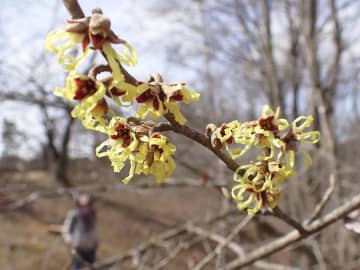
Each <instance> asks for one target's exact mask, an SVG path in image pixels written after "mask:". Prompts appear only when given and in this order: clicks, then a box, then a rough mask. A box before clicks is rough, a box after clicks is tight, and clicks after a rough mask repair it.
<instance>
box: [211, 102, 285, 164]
mask: <svg viewBox="0 0 360 270" xmlns="http://www.w3.org/2000/svg"><path fill="white" fill-rule="evenodd" d="M287 127H288V122H287V121H286V120H285V119H279V109H278V110H277V111H276V113H274V111H272V110H271V109H270V107H269V106H267V105H266V106H264V108H263V112H262V116H261V118H260V119H259V120H258V121H252V122H245V123H242V124H240V123H239V122H238V121H232V122H230V123H226V124H223V125H222V126H220V128H219V129H217V131H216V132H215V133H216V134H215V135H216V136H217V138H218V139H220V141H221V142H222V143H223V144H225V147H226V150H227V151H228V152H229V154H230V155H231V157H232V158H233V159H236V158H238V157H240V156H242V155H244V154H245V153H246V152H247V151H249V149H250V148H251V147H252V146H253V145H254V146H256V147H259V148H262V149H266V150H267V151H266V152H267V154H266V155H261V156H259V159H260V158H262V159H271V158H272V157H273V156H274V151H275V147H278V148H280V147H281V146H282V145H283V143H282V142H281V140H280V139H279V136H278V132H280V131H283V130H284V129H286V128H287ZM233 143H236V144H241V145H244V147H242V148H235V149H231V148H230V146H229V145H231V144H233Z"/></svg>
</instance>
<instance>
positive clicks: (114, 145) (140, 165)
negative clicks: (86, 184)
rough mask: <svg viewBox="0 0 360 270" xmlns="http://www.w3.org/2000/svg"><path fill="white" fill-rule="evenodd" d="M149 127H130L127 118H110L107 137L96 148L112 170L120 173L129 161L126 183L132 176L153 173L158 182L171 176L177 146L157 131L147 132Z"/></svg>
mask: <svg viewBox="0 0 360 270" xmlns="http://www.w3.org/2000/svg"><path fill="white" fill-rule="evenodd" d="M150 130H151V128H150V126H146V125H143V126H132V125H131V124H129V123H128V122H127V120H126V119H124V118H121V117H113V118H112V119H111V121H110V123H109V125H108V128H107V129H106V133H107V134H108V135H109V139H107V140H106V141H104V142H103V143H102V144H100V145H99V146H98V147H97V148H96V155H97V156H98V157H105V156H107V157H108V158H109V160H110V161H111V165H112V167H113V168H114V172H117V173H119V172H121V171H122V169H123V168H124V167H125V165H126V164H127V163H129V164H130V169H129V173H128V176H127V177H125V178H124V179H123V180H122V181H123V182H124V183H128V182H129V181H130V180H131V179H132V178H133V177H134V175H141V174H143V175H154V176H155V178H156V180H157V181H158V182H159V183H162V182H164V181H165V180H166V179H167V178H168V177H169V176H170V175H172V173H173V171H174V169H175V167H176V165H175V161H174V159H173V154H174V153H175V151H176V148H175V146H174V145H173V144H171V143H170V142H169V139H168V138H167V137H166V136H164V135H161V134H160V133H152V134H149V133H150Z"/></svg>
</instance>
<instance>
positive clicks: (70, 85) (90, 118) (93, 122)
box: [55, 74, 108, 131]
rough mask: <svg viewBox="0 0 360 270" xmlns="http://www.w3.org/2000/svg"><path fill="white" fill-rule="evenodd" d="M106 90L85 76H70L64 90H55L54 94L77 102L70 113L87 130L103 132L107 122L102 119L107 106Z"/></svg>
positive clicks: (100, 84)
mask: <svg viewBox="0 0 360 270" xmlns="http://www.w3.org/2000/svg"><path fill="white" fill-rule="evenodd" d="M105 92H106V89H105V86H104V85H103V84H102V83H100V82H95V81H93V80H92V79H90V78H89V77H87V76H83V75H76V74H70V75H69V76H68V77H67V79H66V86H65V88H59V87H58V88H56V90H55V94H56V95H58V96H62V97H65V98H66V99H68V100H78V101H80V103H78V104H77V105H76V106H75V107H74V109H73V110H72V112H71V115H72V117H74V118H77V119H80V120H82V123H83V125H84V126H85V127H86V128H88V129H95V130H100V131H101V130H104V126H105V125H106V124H107V120H106V119H105V118H104V116H105V114H106V113H107V112H108V106H107V103H106V101H105V100H104V95H105Z"/></svg>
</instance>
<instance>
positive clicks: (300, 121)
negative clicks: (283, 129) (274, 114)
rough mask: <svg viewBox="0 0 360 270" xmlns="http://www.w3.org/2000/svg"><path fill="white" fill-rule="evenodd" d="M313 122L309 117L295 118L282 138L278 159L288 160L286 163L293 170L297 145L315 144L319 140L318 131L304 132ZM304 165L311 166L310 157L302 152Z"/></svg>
mask: <svg viewBox="0 0 360 270" xmlns="http://www.w3.org/2000/svg"><path fill="white" fill-rule="evenodd" d="M313 121H314V118H313V117H312V116H311V115H309V116H299V117H297V118H296V119H295V120H294V121H293V122H292V125H291V129H290V130H289V132H287V133H286V134H285V135H284V136H283V137H282V138H281V141H282V142H283V145H282V146H281V150H282V151H281V152H280V154H279V158H282V157H283V156H285V158H286V159H288V163H289V164H290V166H291V167H292V168H293V167H294V166H295V152H297V151H298V144H299V143H304V144H316V143H317V142H318V141H319V140H320V132H319V131H306V132H305V131H304V130H305V129H307V128H309V127H310V126H311V125H312V123H313ZM303 154H304V156H305V160H306V163H307V164H308V165H310V164H311V162H312V161H311V156H310V155H309V153H307V152H305V151H304V152H303Z"/></svg>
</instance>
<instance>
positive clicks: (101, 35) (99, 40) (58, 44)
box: [45, 9, 137, 96]
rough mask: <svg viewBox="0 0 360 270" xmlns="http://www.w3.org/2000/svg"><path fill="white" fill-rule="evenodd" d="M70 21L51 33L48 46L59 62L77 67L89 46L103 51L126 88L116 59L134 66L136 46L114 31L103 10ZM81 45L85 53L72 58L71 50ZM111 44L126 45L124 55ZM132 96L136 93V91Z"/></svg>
mask: <svg viewBox="0 0 360 270" xmlns="http://www.w3.org/2000/svg"><path fill="white" fill-rule="evenodd" d="M68 22H69V23H68V25H67V26H66V27H65V29H61V30H55V31H52V32H50V33H49V34H48V36H47V37H46V40H45V48H46V49H47V50H49V51H50V52H53V53H55V54H56V55H57V57H58V62H59V63H60V64H62V65H63V67H64V68H65V70H67V71H73V70H76V69H77V68H78V67H79V65H80V64H81V62H82V61H83V60H84V59H85V58H86V56H87V55H88V53H89V49H94V50H101V51H102V52H103V53H104V54H105V56H106V58H107V60H108V62H109V65H110V67H111V70H112V72H113V76H114V79H115V80H116V84H117V85H118V86H119V87H120V86H122V87H124V84H122V83H123V82H124V76H123V74H122V72H121V70H120V67H119V65H118V63H117V61H119V62H120V63H122V64H125V65H129V66H134V65H136V61H137V60H136V59H137V56H136V52H135V50H134V48H133V47H132V46H131V45H130V44H128V43H127V42H126V41H125V40H123V39H121V38H119V37H118V36H117V35H116V34H115V33H114V32H113V31H112V30H111V22H110V20H109V19H108V18H107V17H105V16H104V15H103V14H102V11H101V10H100V9H94V10H93V12H92V15H91V16H89V17H85V18H80V19H70V20H68ZM78 44H79V45H80V44H81V45H82V51H83V52H82V53H80V55H79V56H78V57H77V58H73V57H72V56H71V54H70V50H71V49H73V48H74V47H75V46H76V45H78ZM111 44H122V45H124V47H125V48H124V49H123V52H122V54H118V53H117V52H116V51H115V50H114V49H113V48H112V47H111ZM125 86H126V85H125ZM133 95H134V96H135V95H136V93H134V94H133Z"/></svg>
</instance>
